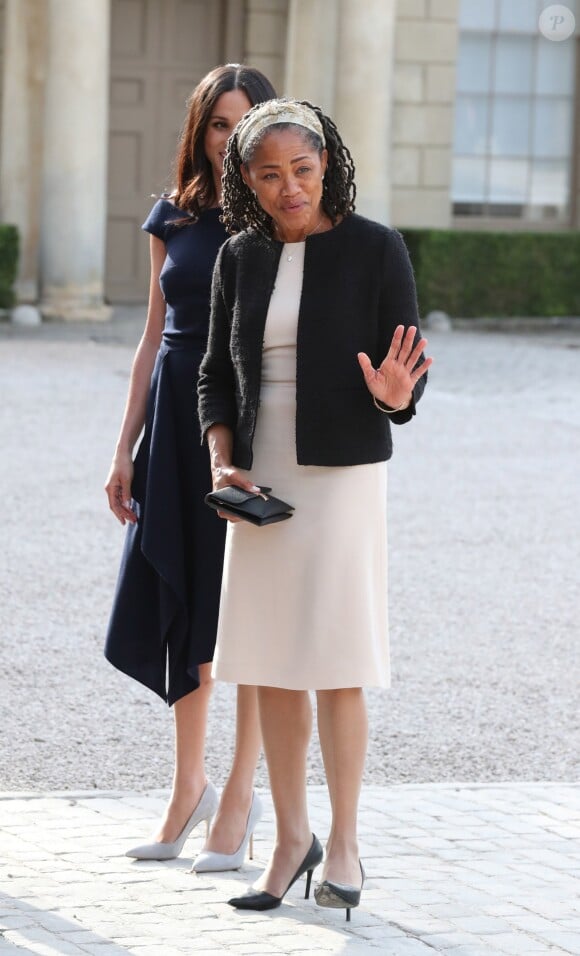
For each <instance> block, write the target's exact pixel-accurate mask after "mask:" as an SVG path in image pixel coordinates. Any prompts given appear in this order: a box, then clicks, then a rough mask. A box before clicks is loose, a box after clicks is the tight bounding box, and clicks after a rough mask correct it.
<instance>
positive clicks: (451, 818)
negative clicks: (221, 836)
mask: <svg viewBox="0 0 580 956" xmlns="http://www.w3.org/2000/svg"><path fill="white" fill-rule="evenodd" d="M264 797H265V804H266V813H265V817H264V819H263V820H262V821H261V823H260V824H259V826H258V831H257V834H256V846H255V860H254V861H253V862H250V861H248V862H246V864H245V865H244V867H243V868H242V870H241V871H240V872H239V873H225V874H207V875H200V876H196V875H194V874H190V873H189V866H190V861H191V857H192V855H193V854H194V853H195V852H196V851H197V849H198V847H199V845H200V841H201V840H202V837H203V834H202V833H201V831H197V832H196V833H194V834H193V835H192V837H191V838H190V841H189V842H188V843H187V844H186V848H185V853H184V856H183V858H180V859H178V860H174V861H171V862H168V863H153V862H148V863H142V862H135V861H131V860H129V859H128V858H127V857H125V856H124V849H125V848H126V847H127V846H129V845H131V844H133V843H135V842H138V841H139V840H141V839H142V838H144V837H145V835H146V834H147V833H148V831H149V829H150V827H151V826H152V825H153V821H154V820H156V819H157V817H158V815H159V813H160V811H161V809H162V807H163V806H164V801H165V798H166V794H165V793H164V792H162V791H155V792H151V793H147V794H138V793H135V792H109V791H100V792H89V793H86V792H85V793H74V792H60V793H44V794H43V793H4V794H1V795H0V953H1V954H7V956H8V954H12V953H13V954H14V956H17V954H18V952H26V953H35V954H39V956H55V954H63V956H64V954H70V956H73V954H78V956H80V954H83V953H85V954H86V953H91V954H101V956H121V954H123V953H134V954H137V956H165V954H173V953H175V954H185V953H209V954H213V953H216V954H225V953H230V954H231V953H233V954H236V953H238V954H240V956H242V954H248V956H280V954H294V953H303V952H307V953H309V954H311V956H318V954H320V956H326V954H349V956H359V954H363V953H380V954H381V956H433V954H434V953H446V954H448V956H500V954H504V956H520V954H521V956H539V954H547V953H552V954H556V953H558V954H576V956H577V954H579V953H580V785H567V784H564V783H560V784H550V783H533V784H529V783H527V784H519V783H510V784H485V785H483V784H482V785H477V784H475V785H462V784H440V785H437V784H424V785H402V786H395V787H390V788H386V787H368V788H365V790H364V791H363V796H362V802H361V847H362V854H363V858H364V864H365V867H366V871H367V882H366V884H365V887H364V894H363V899H362V903H361V906H360V907H359V908H358V909H357V910H354V911H353V914H352V922H351V923H350V924H347V923H346V922H345V919H344V911H342V910H340V911H339V910H322V909H320V908H319V907H317V906H316V905H315V903H314V901H313V900H312V899H310V900H308V901H305V900H304V899H303V898H301V890H302V891H303V887H304V882H303V881H300V883H299V884H297V885H296V886H295V887H293V888H292V890H291V891H290V893H289V894H288V897H287V899H286V901H285V902H284V904H283V906H282V907H281V908H280V909H279V910H274V911H271V912H269V913H238V912H236V911H234V910H232V909H230V907H229V906H227V904H226V903H225V900H227V899H228V897H229V896H230V895H232V893H234V892H237V891H239V890H240V889H241V887H242V886H243V885H245V884H247V883H249V882H251V881H252V880H253V879H254V878H255V875H256V874H257V873H258V872H259V869H260V867H261V866H262V864H263V862H264V861H265V859H266V857H267V855H268V852H269V849H270V846H271V842H272V836H273V814H272V807H271V803H270V799H269V795H268V794H264ZM309 802H310V808H311V819H312V825H313V828H314V829H315V831H316V832H317V833H318V834H319V835H320V837H321V838H324V836H325V834H326V833H327V828H328V817H329V814H328V806H327V796H326V791H325V788H323V787H310V789H309Z"/></svg>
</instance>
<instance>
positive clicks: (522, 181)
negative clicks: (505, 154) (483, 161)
mask: <svg viewBox="0 0 580 956" xmlns="http://www.w3.org/2000/svg"><path fill="white" fill-rule="evenodd" d="M528 171H529V162H528V160H527V159H492V160H491V163H490V170H489V197H488V198H489V202H491V203H514V202H516V203H517V202H525V199H526V192H527V182H528Z"/></svg>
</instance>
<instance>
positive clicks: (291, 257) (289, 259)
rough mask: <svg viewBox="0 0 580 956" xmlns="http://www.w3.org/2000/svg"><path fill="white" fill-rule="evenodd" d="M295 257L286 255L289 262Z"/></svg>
mask: <svg viewBox="0 0 580 956" xmlns="http://www.w3.org/2000/svg"><path fill="white" fill-rule="evenodd" d="M293 258H294V256H286V259H287V260H288V262H292V259H293Z"/></svg>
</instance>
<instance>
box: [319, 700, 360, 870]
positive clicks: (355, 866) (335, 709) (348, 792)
mask: <svg viewBox="0 0 580 956" xmlns="http://www.w3.org/2000/svg"><path fill="white" fill-rule="evenodd" d="M317 702H318V733H319V736H320V746H321V749H322V757H323V760H324V769H325V770H326V779H327V781H328V789H329V793H330V805H331V808H332V826H331V830H330V836H329V838H328V843H327V847H326V859H325V862H324V872H323V879H328V880H331V881H333V882H335V883H349V884H351V885H353V886H360V883H361V872H360V866H359V862H358V856H359V853H358V841H357V811H358V800H359V795H360V788H361V784H362V776H363V771H364V763H365V754H366V747H367V734H368V724H367V713H366V705H365V699H364V694H363V691H362V688H360V687H350V688H345V689H340V690H319V691H318V692H317Z"/></svg>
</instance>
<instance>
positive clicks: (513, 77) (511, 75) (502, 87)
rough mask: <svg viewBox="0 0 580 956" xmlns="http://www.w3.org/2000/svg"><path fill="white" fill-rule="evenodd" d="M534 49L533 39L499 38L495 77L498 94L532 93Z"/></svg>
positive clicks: (495, 88) (496, 49)
mask: <svg viewBox="0 0 580 956" xmlns="http://www.w3.org/2000/svg"><path fill="white" fill-rule="evenodd" d="M533 47H534V41H533V40H532V38H531V37H514V36H499V37H498V38H497V44H496V48H495V77H494V90H495V91H496V92H497V93H531V92H532V64H533V52H534V50H533Z"/></svg>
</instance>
